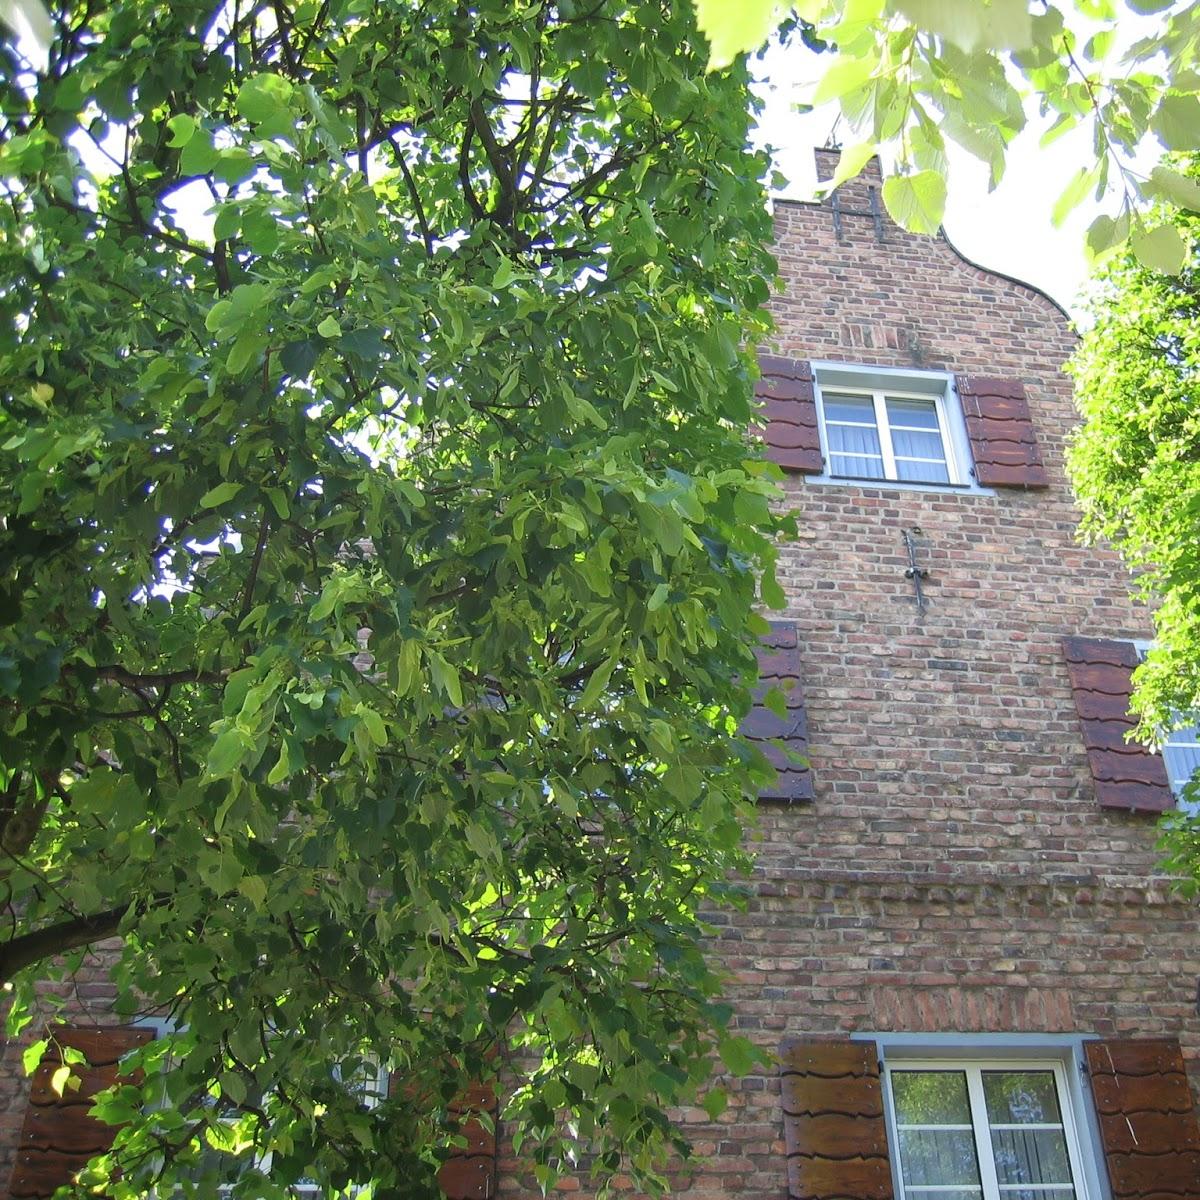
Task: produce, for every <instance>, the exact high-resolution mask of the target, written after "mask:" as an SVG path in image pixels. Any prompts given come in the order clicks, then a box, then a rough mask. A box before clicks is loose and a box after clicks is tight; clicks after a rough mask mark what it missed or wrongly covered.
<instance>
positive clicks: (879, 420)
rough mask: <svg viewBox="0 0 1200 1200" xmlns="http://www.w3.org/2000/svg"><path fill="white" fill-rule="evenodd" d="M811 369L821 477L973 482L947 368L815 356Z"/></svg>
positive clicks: (955, 483)
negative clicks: (866, 364)
mask: <svg viewBox="0 0 1200 1200" xmlns="http://www.w3.org/2000/svg"><path fill="white" fill-rule="evenodd" d="M814 373H815V376H816V387H815V394H816V399H817V412H818V419H819V424H820V431H821V445H822V454H823V456H824V459H825V474H826V476H827V477H828V478H830V479H861V480H888V481H891V482H894V483H901V484H916V485H935V486H936V485H941V486H958V487H963V486H967V487H969V486H971V485H972V480H971V476H970V470H969V464H970V455H969V451H968V449H967V439H966V431H965V428H964V425H963V419H962V412H961V410H960V408H959V405H958V401H957V397H956V396H955V395H954V392H953V388H952V387H951V381H950V377H949V376H948V375H944V374H940V373H936V372H904V371H893V370H890V369H884V368H861V367H849V366H836V365H823V364H819V363H818V364H814Z"/></svg>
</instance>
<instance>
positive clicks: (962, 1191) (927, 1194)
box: [904, 1186, 983, 1200]
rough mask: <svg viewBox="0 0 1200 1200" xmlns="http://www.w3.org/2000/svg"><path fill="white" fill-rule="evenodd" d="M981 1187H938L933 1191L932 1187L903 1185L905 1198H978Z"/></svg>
mask: <svg viewBox="0 0 1200 1200" xmlns="http://www.w3.org/2000/svg"><path fill="white" fill-rule="evenodd" d="M982 1190H983V1189H982V1188H977V1187H969V1188H967V1187H965V1188H951V1189H950V1190H949V1191H945V1192H944V1191H942V1190H941V1189H938V1190H937V1191H934V1190H933V1189H932V1188H910V1187H907V1186H906V1187H905V1189H904V1195H905V1197H906V1200H979V1196H980V1193H981V1191H982Z"/></svg>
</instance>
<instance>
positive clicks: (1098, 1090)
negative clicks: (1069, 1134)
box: [1084, 1038, 1200, 1200]
mask: <svg viewBox="0 0 1200 1200" xmlns="http://www.w3.org/2000/svg"><path fill="white" fill-rule="evenodd" d="M1084 1050H1085V1052H1086V1054H1087V1065H1088V1073H1089V1075H1090V1077H1091V1081H1092V1096H1093V1098H1094V1100H1095V1102H1096V1114H1097V1116H1098V1118H1099V1121H1100V1140H1101V1142H1102V1143H1103V1145H1104V1157H1105V1159H1106V1161H1107V1163H1108V1178H1109V1182H1110V1183H1111V1184H1112V1191H1113V1200H1196V1197H1198V1196H1200V1129H1198V1128H1197V1125H1196V1114H1195V1111H1194V1109H1193V1107H1192V1091H1191V1088H1190V1087H1189V1086H1188V1079H1187V1074H1186V1072H1185V1070H1184V1065H1183V1055H1182V1054H1181V1053H1180V1050H1179V1043H1178V1042H1177V1041H1175V1039H1174V1038H1161V1039H1158V1038H1145V1039H1142V1038H1128V1039H1115V1040H1112V1041H1104V1042H1085V1043H1084Z"/></svg>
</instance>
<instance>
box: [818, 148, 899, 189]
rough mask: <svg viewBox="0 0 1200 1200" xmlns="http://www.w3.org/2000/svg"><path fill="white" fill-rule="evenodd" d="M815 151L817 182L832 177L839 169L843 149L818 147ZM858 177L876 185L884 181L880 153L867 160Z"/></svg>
mask: <svg viewBox="0 0 1200 1200" xmlns="http://www.w3.org/2000/svg"><path fill="white" fill-rule="evenodd" d="M813 153H814V155H815V156H816V159H817V182H818V183H821V182H823V181H824V180H826V179H832V178H833V173H834V171H836V170H837V165H838V160H839V159H840V158H841V157H842V152H841V150H840V149H839V150H826V149H818V150H814V151H813ZM858 179H860V180H862V181H863V182H864V183H873V184H875V185H876V186H879V185H880V184H881V183H882V182H883V176H882V172H881V170H880V167H879V155H878V154H876V155H873V156H872V157H871V158H869V159H868V160H867V165H866V166H865V167H863V169H862V170H861V171H860V172H859V174H858Z"/></svg>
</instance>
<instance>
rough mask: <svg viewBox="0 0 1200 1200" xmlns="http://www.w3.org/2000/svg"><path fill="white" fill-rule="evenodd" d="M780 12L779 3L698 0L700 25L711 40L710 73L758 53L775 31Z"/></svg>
mask: <svg viewBox="0 0 1200 1200" xmlns="http://www.w3.org/2000/svg"><path fill="white" fill-rule="evenodd" d="M779 11H780V10H779V4H778V0H746V2H745V3H737V2H735V0H696V23H697V24H698V25H699V26H700V32H701V33H703V34H704V36H705V37H706V38H708V44H709V55H708V66H709V70H716V69H718V68H720V67H727V66H728V65H729V64H730V63H731V62H733V60H734V59H735V58H736V57H737V56H738V55H739V54H743V53H745V52H746V51H748V50H757V49H758V47H759V46H761V45H762V44H763V42H765V41H766V40H767V37H768V36H769V35H770V33H771V32H772V30H773V29H774V28H775V23H776V21H777V19H778V15H779Z"/></svg>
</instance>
